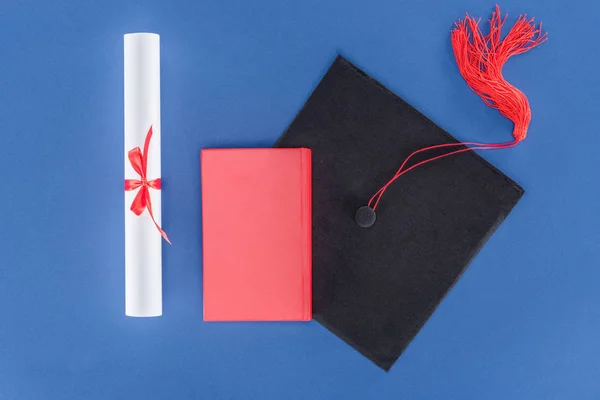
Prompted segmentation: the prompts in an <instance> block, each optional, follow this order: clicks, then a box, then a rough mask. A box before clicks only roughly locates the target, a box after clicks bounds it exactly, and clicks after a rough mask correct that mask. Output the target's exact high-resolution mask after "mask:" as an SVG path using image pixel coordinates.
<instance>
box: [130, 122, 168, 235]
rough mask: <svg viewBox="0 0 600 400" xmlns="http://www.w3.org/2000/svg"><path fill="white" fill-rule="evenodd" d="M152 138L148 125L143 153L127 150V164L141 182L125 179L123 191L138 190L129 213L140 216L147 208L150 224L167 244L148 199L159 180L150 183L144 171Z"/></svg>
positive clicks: (158, 184)
mask: <svg viewBox="0 0 600 400" xmlns="http://www.w3.org/2000/svg"><path fill="white" fill-rule="evenodd" d="M151 138H152V125H150V129H148V133H147V134H146V140H145V141H144V152H143V153H142V151H141V150H140V148H139V147H136V148H135V149H132V150H129V153H127V156H128V157H129V162H130V163H131V166H132V167H133V169H134V170H135V172H137V173H138V174H139V175H140V178H141V180H137V179H125V191H130V190H135V189H137V188H140V190H139V191H138V192H137V195H136V196H135V199H133V203H131V208H130V209H131V211H133V213H134V214H135V215H137V216H140V215H142V213H143V212H144V210H145V209H146V208H147V209H148V213H149V214H150V218H152V222H154V225H156V229H158V231H159V232H160V234H161V235H162V237H163V238H164V239H165V240H166V241H167V242H168V243H169V244H171V242H170V241H169V238H168V237H167V234H166V233H165V231H163V230H162V229H161V227H160V226H159V225H158V223H157V222H156V220H155V219H154V213H153V212H152V201H151V199H150V190H149V189H150V188H152V189H156V190H160V188H161V185H160V178H157V179H153V180H151V181H149V180H148V178H147V177H146V170H147V167H148V147H149V146H150V139H151Z"/></svg>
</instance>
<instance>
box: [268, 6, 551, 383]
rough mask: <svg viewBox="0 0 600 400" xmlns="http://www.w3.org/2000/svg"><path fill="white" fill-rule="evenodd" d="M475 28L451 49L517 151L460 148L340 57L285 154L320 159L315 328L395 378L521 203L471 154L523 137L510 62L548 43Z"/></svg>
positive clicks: (520, 101)
mask: <svg viewBox="0 0 600 400" xmlns="http://www.w3.org/2000/svg"><path fill="white" fill-rule="evenodd" d="M503 22H504V21H501V20H500V13H499V10H498V9H497V10H496V12H495V13H494V14H493V17H492V20H491V21H490V25H491V29H490V34H489V35H487V36H485V37H484V36H482V35H481V31H480V30H479V27H478V26H477V22H476V21H475V20H474V19H472V18H470V17H468V16H467V18H465V20H462V21H459V22H458V23H457V24H456V28H455V30H454V31H453V32H452V44H453V48H454V51H455V55H456V58H457V62H458V65H459V69H460V71H461V74H462V75H463V77H464V78H465V80H466V82H467V84H468V85H469V86H470V87H471V89H473V91H475V92H476V93H478V94H479V95H480V96H481V97H482V98H483V100H484V101H485V102H486V103H487V104H488V105H490V106H492V107H495V108H497V109H499V110H500V112H501V113H502V114H503V115H504V116H506V117H508V118H510V119H511V120H513V122H514V123H515V129H514V132H513V137H514V140H513V141H511V142H507V143H498V144H485V143H474V142H462V143H461V142H459V141H457V140H456V139H455V138H454V137H452V136H451V135H450V134H448V133H447V132H445V131H444V130H443V129H442V128H440V127H439V126H437V125H436V124H435V123H433V122H432V121H431V120H429V119H428V118H427V117H425V116H424V115H423V114H421V113H420V112H419V111H417V110H416V109H414V108H413V107H411V106H410V105H409V104H408V103H406V102H405V101H404V100H402V99H401V98H399V97H398V96H396V95H395V94H393V93H392V92H390V91H389V90H388V89H386V88H385V87H384V86H383V85H381V84H380V83H378V82H377V81H375V80H374V79H372V78H371V77H369V76H368V75H367V74H365V73H364V72H362V71H361V70H359V69H358V68H357V67H355V66H354V65H352V64H351V63H350V62H349V61H347V60H346V59H344V58H343V57H341V56H338V57H337V59H336V60H335V61H334V63H333V65H332V66H331V67H330V69H329V70H328V72H327V73H326V74H325V76H324V78H323V79H322V81H321V82H320V83H319V85H318V86H317V88H316V89H315V90H314V92H313V93H312V95H311V96H310V98H309V99H308V101H307V102H306V103H305V105H304V107H303V108H302V110H301V111H300V113H299V114H298V115H297V117H296V118H295V119H294V121H293V122H292V124H291V125H290V126H289V128H288V129H287V130H286V132H285V133H284V134H283V135H282V137H281V138H280V139H279V141H278V142H277V143H276V145H275V146H276V147H308V148H310V149H312V154H313V156H312V157H313V188H312V190H313V317H314V319H315V320H317V321H318V322H319V323H321V324H322V325H324V326H325V327H326V328H328V329H329V330H331V331H332V332H333V333H335V334H336V335H338V336H339V337H340V338H342V339H343V340H344V341H346V342H347V343H348V344H350V345H351V346H353V347H354V348H355V349H356V350H358V351H359V352H361V353H362V354H363V355H365V356H366V357H368V358H369V359H370V360H372V361H373V362H374V363H376V364H377V365H378V366H380V367H381V368H383V369H385V370H386V371H387V370H389V369H390V368H391V366H392V365H393V363H394V362H395V361H396V359H397V358H398V357H399V356H400V354H401V353H402V351H404V349H405V348H406V347H407V346H408V344H409V343H410V341H411V340H412V339H413V338H414V336H415V335H416V334H417V333H418V331H419V330H420V329H421V327H422V326H423V325H424V324H425V322H426V321H427V319H428V318H429V317H430V316H431V315H432V313H433V312H434V310H435V308H436V307H437V306H438V304H439V303H440V302H441V301H442V299H443V298H444V296H445V295H446V294H447V292H448V291H449V290H450V289H451V288H452V286H453V285H454V284H455V283H456V282H457V280H458V279H459V277H460V276H461V274H462V273H463V271H464V270H465V268H466V267H467V265H468V264H469V263H470V262H471V260H472V259H473V258H474V257H475V255H476V254H477V252H478V251H479V250H480V249H481V248H482V246H483V245H484V243H485V242H486V241H487V240H488V238H489V237H490V236H491V235H492V233H493V232H494V231H495V230H496V228H497V227H498V226H499V225H500V223H502V221H504V220H505V218H506V217H507V215H508V214H509V213H510V211H511V209H512V208H513V207H514V206H515V205H516V204H517V202H518V201H519V199H520V198H521V197H522V196H523V193H524V190H523V189H522V188H521V187H520V186H519V185H518V184H517V183H516V182H514V181H513V180H512V179H510V178H509V177H508V176H506V175H505V174H504V173H502V172H501V171H500V170H498V169H497V168H495V167H494V166H493V165H492V164H490V163H489V162H487V161H486V160H485V159H483V158H482V157H480V156H479V155H478V154H476V153H475V152H474V151H472V150H474V149H475V150H488V149H501V148H507V147H511V146H514V145H516V144H517V143H518V142H520V141H521V140H523V139H524V138H525V135H526V132H527V126H528V124H529V120H530V118H531V112H530V110H529V104H528V102H527V98H526V97H525V96H524V95H523V93H521V92H520V91H519V90H518V89H516V88H514V87H513V86H511V85H510V84H509V83H508V82H506V81H505V80H504V78H502V75H501V68H502V65H503V64H504V62H506V60H507V59H508V58H509V57H510V56H512V55H514V54H519V53H521V52H524V51H526V50H527V49H529V48H532V47H534V46H535V45H537V44H539V43H541V42H542V41H544V40H545V35H543V34H541V32H540V30H539V29H537V28H536V27H535V26H534V25H533V24H532V21H531V20H526V19H525V18H523V17H521V18H519V20H518V21H517V24H516V25H515V26H514V27H513V29H512V30H511V31H510V32H509V33H508V35H507V37H506V39H504V41H501V40H500V27H501V25H502V24H503Z"/></svg>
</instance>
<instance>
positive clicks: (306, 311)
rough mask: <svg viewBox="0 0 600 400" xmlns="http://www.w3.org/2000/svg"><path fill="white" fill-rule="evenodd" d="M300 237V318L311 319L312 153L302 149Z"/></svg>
mask: <svg viewBox="0 0 600 400" xmlns="http://www.w3.org/2000/svg"><path fill="white" fill-rule="evenodd" d="M301 163H302V168H301V171H302V237H303V239H304V243H303V248H304V253H303V254H304V259H303V265H302V298H303V299H302V300H303V309H302V319H303V320H304V321H310V320H311V319H312V155H311V150H310V149H302V155H301Z"/></svg>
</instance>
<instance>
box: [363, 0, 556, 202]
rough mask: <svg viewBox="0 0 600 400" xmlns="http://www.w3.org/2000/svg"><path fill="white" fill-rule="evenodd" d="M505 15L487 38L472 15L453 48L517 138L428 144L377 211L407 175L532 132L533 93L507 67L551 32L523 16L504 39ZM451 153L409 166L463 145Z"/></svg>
mask: <svg viewBox="0 0 600 400" xmlns="http://www.w3.org/2000/svg"><path fill="white" fill-rule="evenodd" d="M506 18H507V16H505V17H504V19H501V17H500V7H499V6H496V11H494V12H493V13H492V19H491V20H490V21H489V22H490V33H489V34H488V35H486V36H483V34H482V33H481V29H480V28H479V20H475V19H474V18H472V17H469V15H468V14H467V16H466V17H465V19H464V20H459V21H458V22H457V23H455V28H454V29H453V30H452V33H451V37H452V48H453V49H454V56H455V57H456V62H457V64H458V69H459V70H460V74H461V75H462V76H463V78H464V79H465V81H466V82H467V85H469V87H470V88H471V90H473V91H474V92H475V93H477V94H478V95H479V97H481V99H482V100H483V101H484V102H485V104H487V105H488V106H490V107H492V108H495V109H497V110H498V111H500V113H501V114H502V115H503V116H505V117H506V118H508V119H510V120H511V121H512V122H513V123H514V124H515V127H514V129H513V137H514V139H515V140H513V141H512V142H506V143H477V142H461V143H448V144H439V145H435V146H429V147H425V148H422V149H419V150H416V151H414V152H412V153H411V154H410V155H409V156H408V157H407V158H406V159H405V160H404V162H403V163H402V165H401V166H400V168H399V169H398V171H397V172H396V174H395V175H394V176H393V177H392V178H391V179H390V180H389V181H388V182H387V183H386V184H385V185H383V186H382V187H381V188H380V189H379V190H378V191H377V192H376V193H375V194H374V195H373V196H372V197H371V199H370V200H369V203H368V207H370V208H372V209H373V210H375V209H377V206H378V205H379V202H380V200H381V198H382V197H383V194H384V193H385V191H386V190H387V188H388V187H389V186H390V185H391V184H392V183H394V181H395V180H396V179H398V178H400V177H401V176H402V175H404V174H405V173H407V172H409V171H411V170H413V169H415V168H417V167H419V166H421V165H424V164H427V163H429V162H431V161H435V160H439V159H441V158H445V157H448V156H451V155H455V154H460V153H464V152H467V151H472V150H495V149H506V148H509V147H512V146H515V145H516V144H517V143H519V142H520V141H521V140H523V139H525V137H526V136H527V128H528V127H529V122H530V121H531V108H530V107H529V101H528V100H527V97H525V95H524V94H523V92H521V91H520V90H519V89H517V88H516V87H514V86H513V85H511V84H510V83H508V82H507V81H506V79H504V77H503V76H502V67H503V66H504V64H505V63H506V61H508V59H509V58H510V57H512V56H514V55H516V54H521V53H525V52H526V51H528V50H530V49H532V48H534V47H535V46H537V45H539V44H541V43H543V42H545V41H546V39H547V37H546V33H542V24H541V23H540V25H539V27H536V26H535V24H534V23H533V18H531V19H527V16H526V15H521V16H519V18H518V19H517V22H516V23H515V25H514V26H513V27H512V28H511V30H510V31H509V32H508V34H507V35H506V37H505V38H504V39H503V40H502V39H501V30H502V26H503V25H504V23H505V22H506ZM463 146H468V147H466V148H459V149H458V150H453V151H450V152H448V153H445V154H442V155H439V156H436V157H430V158H427V159H425V160H423V161H420V162H418V163H416V164H414V165H412V166H410V167H408V161H409V160H410V159H411V158H412V157H413V156H415V155H417V154H419V153H422V152H425V151H429V150H433V149H439V148H453V147H463Z"/></svg>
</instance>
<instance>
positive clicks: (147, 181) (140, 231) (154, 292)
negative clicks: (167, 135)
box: [124, 33, 168, 317]
mask: <svg viewBox="0 0 600 400" xmlns="http://www.w3.org/2000/svg"><path fill="white" fill-rule="evenodd" d="M124 58H125V85H124V86H125V113H124V114H125V314H126V315H128V316H132V317H154V316H159V315H162V238H163V236H161V234H162V233H163V232H162V230H161V229H160V225H161V192H160V177H161V175H160V134H161V130H160V37H159V36H158V35H156V34H153V33H130V34H126V35H125V57H124ZM164 237H165V239H166V235H164ZM167 240H168V239H167Z"/></svg>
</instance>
